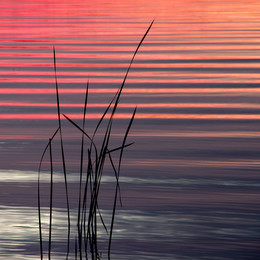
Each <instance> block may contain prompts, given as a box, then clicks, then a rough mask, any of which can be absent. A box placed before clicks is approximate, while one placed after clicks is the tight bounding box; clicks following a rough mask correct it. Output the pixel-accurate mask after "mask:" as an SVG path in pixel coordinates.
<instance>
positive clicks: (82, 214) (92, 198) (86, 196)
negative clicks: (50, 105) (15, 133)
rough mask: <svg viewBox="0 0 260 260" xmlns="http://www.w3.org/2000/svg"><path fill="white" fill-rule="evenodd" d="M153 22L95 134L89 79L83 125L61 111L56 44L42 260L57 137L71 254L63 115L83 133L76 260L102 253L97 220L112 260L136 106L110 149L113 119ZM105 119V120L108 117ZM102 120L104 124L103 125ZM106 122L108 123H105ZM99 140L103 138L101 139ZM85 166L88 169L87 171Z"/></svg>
mask: <svg viewBox="0 0 260 260" xmlns="http://www.w3.org/2000/svg"><path fill="white" fill-rule="evenodd" d="M153 22H154V21H152V23H151V24H150V26H149V27H148V29H147V30H146V32H145V34H144V35H143V37H142V39H141V41H140V42H139V44H138V46H137V48H136V50H135V52H134V54H133V56H132V59H131V61H130V63H129V65H128V68H127V71H126V73H125V76H124V79H123V81H122V84H121V86H120V87H119V89H118V90H117V92H116V93H115V95H114V96H113V98H112V100H111V102H110V103H109V105H108V106H107V108H106V109H105V111H104V113H103V115H102V116H101V118H100V119H99V121H98V123H97V125H96V127H95V129H94V132H93V134H92V135H90V134H89V133H87V130H86V120H87V106H88V93H89V82H88V83H87V86H86V94H85V102H84V110H83V115H82V125H81V126H80V125H79V124H77V123H76V122H74V121H73V120H72V119H71V118H69V117H68V116H67V115H65V114H62V113H61V110H60V97H59V85H58V79H57V64H56V51H55V47H53V65H54V74H55V87H56V103H57V118H58V127H57V129H56V130H55V132H54V133H53V135H52V136H51V138H49V142H48V143H47V145H46V147H45V149H44V151H43V153H42V156H41V159H40V163H39V171H38V218H39V238H40V257H41V260H42V259H43V258H44V255H45V254H47V255H48V259H51V253H52V229H53V197H54V195H53V189H54V186H53V184H54V180H53V176H54V167H53V149H52V143H53V140H54V139H57V140H59V143H60V151H61V160H62V168H63V176H64V185H65V186H64V187H65V197H66V198H65V201H66V212H67V213H66V214H67V231H66V233H67V235H66V236H67V246H66V259H68V258H69V256H70V244H71V240H72V238H71V229H72V228H73V226H72V225H71V209H70V198H69V190H68V189H69V188H68V178H67V163H66V159H65V148H64V144H63V142H64V141H63V139H64V137H63V126H62V123H61V120H62V118H64V119H66V120H68V122H69V123H70V124H71V125H72V126H74V127H75V131H80V133H81V147H80V151H81V152H80V160H79V162H80V165H79V169H80V170H79V171H80V172H79V191H78V208H77V223H76V225H75V229H76V234H77V235H76V237H75V241H74V242H75V243H74V244H75V250H74V251H75V252H74V255H75V259H80V260H81V259H92V260H97V259H101V252H100V250H99V248H98V228H100V225H99V226H98V223H101V224H102V225H101V227H102V228H104V230H105V231H106V233H107V236H108V245H107V258H108V259H110V253H111V245H112V244H111V242H112V236H113V228H114V221H115V215H116V205H117V202H118V200H120V202H121V195H120V184H119V176H120V170H121V163H122V157H123V152H124V149H125V148H126V147H128V146H130V145H132V144H133V143H127V137H128V134H129V131H130V129H131V126H132V123H133V120H134V117H135V114H136V108H135V109H134V111H133V114H132V117H131V119H130V121H129V123H128V125H127V127H126V131H125V133H124V135H123V140H122V143H121V145H120V146H119V147H116V148H113V149H112V148H111V132H112V128H113V121H114V117H115V114H116V111H117V107H118V104H119V100H120V96H121V94H122V91H123V88H124V86H125V82H126V79H127V76H128V73H129V71H130V68H131V66H132V63H133V61H134V58H135V56H136V54H137V52H138V50H139V48H140V46H141V45H142V43H143V41H144V39H145V38H146V36H147V34H148V32H149V31H150V29H151V27H152V25H153ZM105 119H106V120H105ZM101 123H102V124H101ZM101 125H102V127H104V131H103V132H104V134H103V136H102V137H101V145H99V146H98V145H97V142H96V133H97V131H98V130H99V128H100V127H101ZM104 125H105V126H104ZM99 143H100V140H99ZM116 151H117V152H118V153H119V155H118V158H117V161H116V162H117V164H116V163H115V160H114V159H113V158H112V154H113V153H114V152H116ZM47 152H49V160H48V161H49V164H50V194H49V195H50V196H49V198H50V200H49V224H48V231H47V232H48V241H43V226H42V207H41V189H40V186H41V185H40V184H41V178H40V177H41V171H42V163H43V160H44V158H45V157H46V153H47ZM107 161H108V162H109V163H110V165H111V167H112V169H113V172H114V176H115V184H116V185H115V191H114V198H113V202H112V205H113V206H112V209H111V219H110V223H109V224H106V223H105V221H104V219H103V216H102V212H101V210H100V208H99V199H100V196H99V195H100V189H101V185H100V184H101V180H102V176H103V172H104V165H105V162H107ZM84 169H85V170H84ZM45 242H47V243H48V248H47V252H45V250H44V248H43V243H45Z"/></svg>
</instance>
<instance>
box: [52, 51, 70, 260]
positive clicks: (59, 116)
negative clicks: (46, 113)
mask: <svg viewBox="0 0 260 260" xmlns="http://www.w3.org/2000/svg"><path fill="white" fill-rule="evenodd" d="M53 63H54V74H55V86H56V99H57V113H58V122H59V130H60V131H59V132H60V146H61V157H62V167H63V175H64V185H65V193H66V204H67V216H68V221H67V223H68V234H67V256H66V259H68V257H69V248H70V246H69V244H70V206H69V193H68V181H67V170H66V162H65V154H64V145H63V137H62V128H61V113H60V98H59V86H58V80H57V66H56V52H55V47H54V46H53Z"/></svg>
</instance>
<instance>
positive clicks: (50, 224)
mask: <svg viewBox="0 0 260 260" xmlns="http://www.w3.org/2000/svg"><path fill="white" fill-rule="evenodd" d="M51 142H52V140H51V139H50V141H49V144H50V145H49V151H50V166H51V180H50V221H49V250H48V259H49V260H51V243H52V241H51V235H52V202H53V162H52V146H51Z"/></svg>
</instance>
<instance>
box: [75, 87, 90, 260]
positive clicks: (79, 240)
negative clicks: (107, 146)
mask: <svg viewBox="0 0 260 260" xmlns="http://www.w3.org/2000/svg"><path fill="white" fill-rule="evenodd" d="M88 89H89V82H88V83H87V87H86V94H85V102H84V111H83V122H82V130H83V131H85V123H86V112H87V103H88ZM84 139H85V135H84V133H82V136H81V152H80V180H79V198H78V222H77V227H78V250H79V258H80V260H81V259H82V225H81V221H80V220H81V192H82V175H83V161H84ZM75 250H76V249H75Z"/></svg>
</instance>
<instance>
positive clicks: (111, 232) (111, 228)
mask: <svg viewBox="0 0 260 260" xmlns="http://www.w3.org/2000/svg"><path fill="white" fill-rule="evenodd" d="M135 113H136V108H135V110H134V112H133V115H132V118H131V120H130V122H129V124H128V127H127V130H126V133H125V136H124V139H123V144H122V146H121V151H120V156H119V162H118V169H117V171H115V172H116V173H117V178H119V174H120V168H121V162H122V156H123V150H124V147H125V142H126V139H127V136H128V133H129V131H130V128H131V126H132V123H133V120H134V117H135ZM119 191H120V189H119V185H117V187H116V191H115V197H114V205H113V212H112V219H111V225H110V234H109V242H108V259H110V251H111V242H112V234H113V228H114V221H115V213H116V203H117V196H118V195H117V194H118V192H119Z"/></svg>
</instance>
